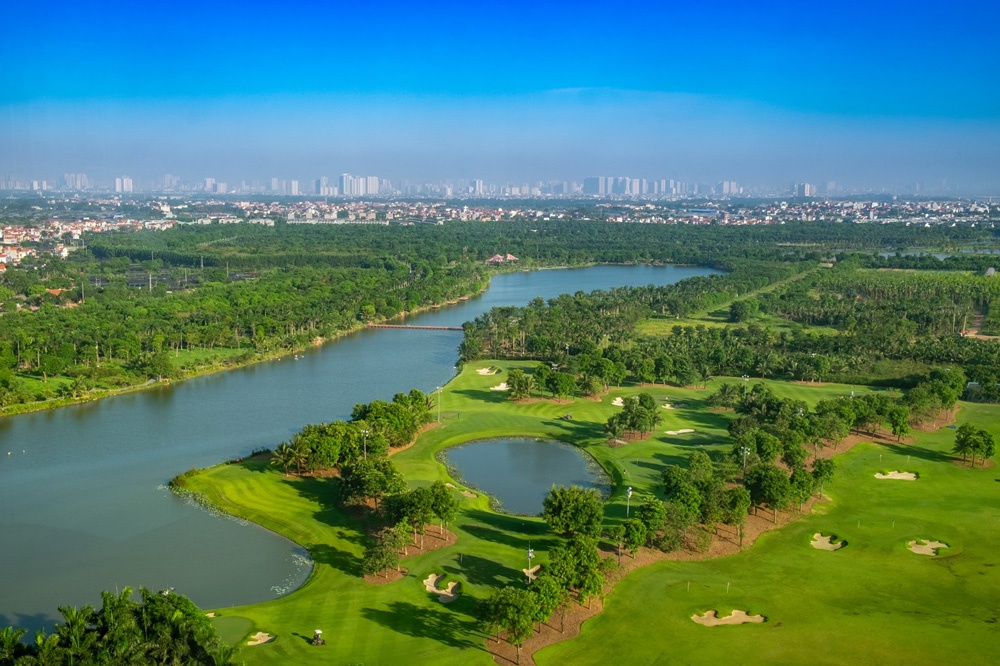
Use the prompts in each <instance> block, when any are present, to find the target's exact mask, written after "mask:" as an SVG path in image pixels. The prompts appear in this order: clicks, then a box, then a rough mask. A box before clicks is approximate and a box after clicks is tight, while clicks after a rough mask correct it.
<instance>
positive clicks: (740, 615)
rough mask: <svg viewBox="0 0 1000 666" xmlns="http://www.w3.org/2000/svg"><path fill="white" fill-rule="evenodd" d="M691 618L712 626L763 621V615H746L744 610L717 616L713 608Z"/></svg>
mask: <svg viewBox="0 0 1000 666" xmlns="http://www.w3.org/2000/svg"><path fill="white" fill-rule="evenodd" d="M691 619H692V620H694V621H695V622H697V623H698V624H703V625H705V626H706V627H714V626H717V625H720V624H746V623H747V622H763V621H764V616H763V615H747V613H746V611H741V610H734V611H733V612H732V613H731V614H729V615H727V616H726V617H719V616H718V613H717V612H716V611H714V610H712V611H706V612H705V614H704V615H698V614H697V613H695V614H694V615H692V616H691Z"/></svg>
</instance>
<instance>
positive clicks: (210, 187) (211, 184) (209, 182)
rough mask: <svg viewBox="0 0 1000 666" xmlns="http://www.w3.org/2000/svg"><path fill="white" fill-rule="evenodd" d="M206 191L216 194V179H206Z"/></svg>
mask: <svg viewBox="0 0 1000 666" xmlns="http://www.w3.org/2000/svg"><path fill="white" fill-rule="evenodd" d="M204 189H205V191H206V192H214V191H215V179H214V178H206V179H205V188H204Z"/></svg>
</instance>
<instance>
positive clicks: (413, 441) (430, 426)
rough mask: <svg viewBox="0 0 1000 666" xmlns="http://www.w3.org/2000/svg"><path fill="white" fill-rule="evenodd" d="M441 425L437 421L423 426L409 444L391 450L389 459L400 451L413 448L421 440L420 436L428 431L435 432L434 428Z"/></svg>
mask: <svg viewBox="0 0 1000 666" xmlns="http://www.w3.org/2000/svg"><path fill="white" fill-rule="evenodd" d="M439 425H441V424H440V423H438V422H437V421H431V422H430V423H426V424H424V425H423V426H421V427H420V430H418V431H417V434H416V435H414V437H413V439H411V440H410V442H409V443H408V444H405V445H403V446H397V447H396V448H394V449H393V448H390V449H389V453H388V455H389V457H392V456H394V455H396V454H397V453H399V452H400V451H405V450H406V449H408V448H410V447H411V446H413V445H414V444H416V443H417V440H418V439H420V436H421V435H422V434H424V433H425V432H427V431H428V430H433V429H434V428H437V427H438V426H439Z"/></svg>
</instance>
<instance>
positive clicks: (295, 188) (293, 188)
mask: <svg viewBox="0 0 1000 666" xmlns="http://www.w3.org/2000/svg"><path fill="white" fill-rule="evenodd" d="M288 193H289V194H291V195H292V196H293V197H297V196H298V195H299V181H297V180H293V181H291V182H290V183H289V184H288Z"/></svg>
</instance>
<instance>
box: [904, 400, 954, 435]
mask: <svg viewBox="0 0 1000 666" xmlns="http://www.w3.org/2000/svg"><path fill="white" fill-rule="evenodd" d="M957 417H958V405H955V406H954V407H952V408H951V409H942V410H941V411H939V412H938V413H937V414H934V415H933V416H932V417H931V418H930V419H928V420H926V421H922V422H920V423H915V424H914V425H913V429H914V430H918V431H920V432H934V431H935V430H940V429H941V428H943V427H944V426H946V425H949V424H951V423H954V422H955V419H956V418H957Z"/></svg>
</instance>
